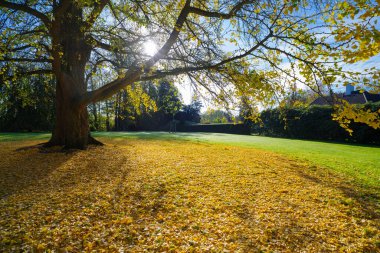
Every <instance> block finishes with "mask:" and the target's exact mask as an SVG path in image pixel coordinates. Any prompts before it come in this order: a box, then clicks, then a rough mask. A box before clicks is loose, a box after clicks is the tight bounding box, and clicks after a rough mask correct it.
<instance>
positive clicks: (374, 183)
mask: <svg viewBox="0 0 380 253" xmlns="http://www.w3.org/2000/svg"><path fill="white" fill-rule="evenodd" d="M94 136H95V137H100V138H103V139H107V138H112V139H116V140H117V139H125V138H132V139H154V140H157V139H158V140H178V141H196V142H206V143H216V144H223V145H233V146H242V147H251V148H258V149H264V150H269V151H273V152H276V153H281V154H284V155H287V156H290V157H293V158H297V159H300V160H305V161H308V162H310V163H311V164H313V165H316V166H321V167H325V168H328V169H330V170H332V171H334V172H337V173H339V174H343V175H346V176H347V179H348V180H353V181H355V182H356V183H359V184H361V185H363V186H366V187H371V188H373V187H374V188H379V185H380V147H376V146H364V145H353V144H344V143H332V142H320V141H306V140H294V139H283V138H271V137H262V136H246V135H232V134H219V133H176V134H169V133H166V132H96V133H94ZM48 137H49V134H46V133H21V134H15V133H0V141H17V140H27V139H28V140H44V139H47V138H48Z"/></svg>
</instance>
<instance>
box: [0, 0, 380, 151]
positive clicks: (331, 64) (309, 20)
mask: <svg viewBox="0 0 380 253" xmlns="http://www.w3.org/2000/svg"><path fill="white" fill-rule="evenodd" d="M379 15H380V8H379V3H378V2H374V1H370V0H353V1H346V0H343V1H342V0H340V1H323V0H322V1H317V0H315V1H303V0H300V1H298V0H271V1H251V0H235V1H231V0H216V1H205V0H186V1H185V0H178V1H174V0H173V1H167V0H165V1H164V0H155V1H143V2H142V1H139V0H128V1H127V0H33V1H26V0H25V1H24V0H20V1H16V0H13V1H12V0H5V1H1V2H0V29H1V34H2V36H1V41H2V43H1V44H0V52H1V53H0V67H1V80H2V83H3V84H2V85H11V84H12V82H14V81H15V80H17V79H18V78H19V77H21V76H26V75H35V74H53V75H54V77H55V79H56V87H57V88H56V99H57V115H56V117H57V119H56V123H55V125H56V127H55V130H54V131H53V137H52V140H51V144H52V145H66V146H68V147H84V146H86V145H87V143H88V142H91V139H89V137H88V135H89V131H88V116H87V109H86V106H87V105H88V104H90V103H93V102H96V101H101V100H103V99H106V98H108V97H110V96H112V95H114V94H115V93H117V92H118V91H119V90H120V89H123V88H126V87H128V86H131V85H132V84H134V83H135V82H141V81H148V80H149V81H152V80H157V79H161V78H164V77H168V76H178V75H180V76H187V77H188V78H189V80H191V82H192V83H193V84H197V86H198V87H201V89H203V90H206V91H208V92H209V93H210V94H212V95H213V96H214V98H215V99H217V100H218V101H220V102H225V101H235V100H236V99H235V98H236V97H242V96H244V97H245V98H246V100H247V101H249V102H250V103H251V106H255V105H257V103H258V102H263V103H265V104H269V105H270V104H272V105H273V104H275V103H277V100H278V97H279V96H281V94H283V93H284V90H285V89H286V87H287V85H288V84H290V83H295V82H296V83H300V84H301V83H302V84H303V85H306V86H309V87H310V88H311V89H313V90H315V91H316V92H318V87H320V86H319V84H320V83H322V84H323V85H333V84H345V85H347V84H349V83H351V84H354V85H356V86H358V85H359V86H363V85H364V86H366V87H369V88H371V89H373V90H374V91H376V92H378V91H379V78H380V72H379V70H378V69H374V68H372V69H369V70H367V71H348V70H346V69H345V68H344V64H345V63H355V62H358V61H361V60H366V59H368V58H370V57H372V56H374V55H377V54H378V53H379V51H380V35H379V29H378V25H377V21H378V19H379ZM147 45H148V46H149V45H151V47H153V45H156V46H157V48H158V50H156V51H155V50H153V48H152V49H151V50H144V48H145V49H146V47H147ZM104 68H107V69H109V73H110V74H109V76H108V77H107V78H105V81H104V83H103V84H102V85H100V86H99V87H98V88H96V89H94V90H88V88H87V87H88V80H89V79H90V78H91V76H93V75H96V74H97V73H99V72H100V69H104ZM341 111H342V112H345V111H344V110H341ZM375 113H377V112H375ZM351 114H352V115H353V117H355V112H353V111H352V110H351V111H350V112H349V113H346V115H351ZM373 115H374V117H372V118H373V119H375V120H372V121H371V122H370V124H373V126H374V127H378V126H379V125H380V123H379V121H378V120H377V121H376V119H378V114H377V116H376V114H372V116H373ZM368 118H371V117H370V116H368V117H366V119H368ZM63 125H64V127H63Z"/></svg>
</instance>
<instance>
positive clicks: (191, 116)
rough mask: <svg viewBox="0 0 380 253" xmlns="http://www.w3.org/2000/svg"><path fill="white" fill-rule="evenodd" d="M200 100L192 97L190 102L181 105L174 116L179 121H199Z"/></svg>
mask: <svg viewBox="0 0 380 253" xmlns="http://www.w3.org/2000/svg"><path fill="white" fill-rule="evenodd" d="M201 109H202V102H201V101H199V100H198V99H193V100H192V101H191V103H190V104H188V105H183V106H182V109H181V111H179V112H178V113H177V114H176V115H175V118H176V119H178V120H180V121H181V122H185V121H190V122H195V123H199V122H200V121H201Z"/></svg>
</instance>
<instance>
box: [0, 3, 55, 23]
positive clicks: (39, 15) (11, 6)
mask: <svg viewBox="0 0 380 253" xmlns="http://www.w3.org/2000/svg"><path fill="white" fill-rule="evenodd" d="M0 7H5V8H8V9H12V10H16V11H23V12H25V13H28V14H30V15H32V16H35V17H36V18H39V19H40V20H41V21H42V22H43V23H44V24H45V25H46V26H48V25H49V24H50V23H51V22H50V19H49V18H48V17H47V16H46V15H45V14H43V13H42V12H39V11H37V10H35V9H33V8H31V7H29V6H27V5H26V4H16V3H11V2H8V1H4V0H2V1H0Z"/></svg>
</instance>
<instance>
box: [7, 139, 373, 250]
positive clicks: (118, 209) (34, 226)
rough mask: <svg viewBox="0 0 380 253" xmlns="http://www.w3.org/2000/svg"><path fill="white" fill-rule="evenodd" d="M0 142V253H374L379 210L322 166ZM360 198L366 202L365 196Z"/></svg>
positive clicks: (269, 156)
mask: <svg viewBox="0 0 380 253" xmlns="http://www.w3.org/2000/svg"><path fill="white" fill-rule="evenodd" d="M33 144H36V142H6V143H0V157H1V160H0V197H1V200H0V251H1V252H18V251H28V252H30V251H33V252H44V251H46V250H47V251H50V250H51V251H55V252H79V251H88V252H90V251H97V252H102V251H103V252H339V251H340V252H379V251H380V234H379V224H380V222H379V221H380V220H379V209H380V208H379V206H378V202H376V201H374V199H376V198H377V197H378V196H377V195H376V194H375V196H372V197H371V201H369V200H368V201H366V195H365V194H364V193H363V192H361V191H360V190H358V189H357V188H355V186H353V185H350V184H348V183H347V182H345V179H344V178H339V177H337V176H334V175H332V174H330V173H329V172H327V170H324V169H322V168H318V167H315V166H311V165H308V164H307V163H303V162H301V161H296V160H292V159H290V158H287V157H284V156H281V155H279V154H275V153H271V152H265V151H261V150H255V149H251V148H241V147H232V146H223V145H213V144H204V143H193V142H184V141H182V142H180V141H155V140H126V141H116V140H114V141H111V140H107V141H106V145H105V146H102V147H92V148H90V149H89V150H84V151H73V152H68V153H62V152H54V150H40V149H38V148H33V147H30V148H23V147H26V146H31V145H33ZM367 197H368V196H367Z"/></svg>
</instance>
